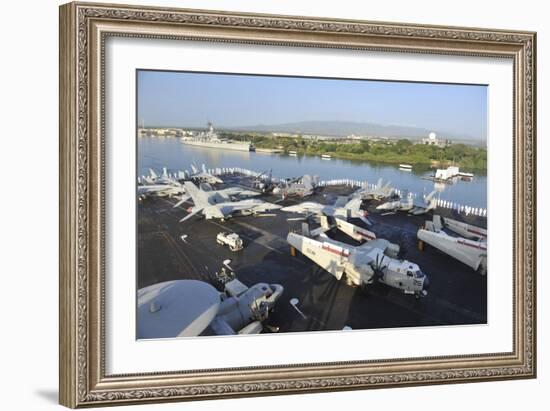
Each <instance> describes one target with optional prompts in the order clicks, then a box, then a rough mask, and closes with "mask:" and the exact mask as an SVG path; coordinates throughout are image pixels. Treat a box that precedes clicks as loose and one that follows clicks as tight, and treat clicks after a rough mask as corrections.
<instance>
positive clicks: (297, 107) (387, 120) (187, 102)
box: [137, 70, 487, 140]
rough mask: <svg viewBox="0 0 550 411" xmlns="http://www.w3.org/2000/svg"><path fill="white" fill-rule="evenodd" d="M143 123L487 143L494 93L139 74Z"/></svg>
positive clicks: (473, 88)
mask: <svg viewBox="0 0 550 411" xmlns="http://www.w3.org/2000/svg"><path fill="white" fill-rule="evenodd" d="M137 91H138V124H139V125H142V124H144V125H145V126H146V127H147V126H181V127H190V128H191V127H206V124H207V123H208V122H209V121H211V122H213V123H214V125H215V126H216V127H217V128H233V127H241V126H242V127H245V126H255V125H277V124H283V123H294V122H301V121H350V122H359V123H376V124H380V125H386V126H388V125H393V126H406V127H418V128H424V129H429V130H438V131H444V132H447V133H449V134H453V135H459V136H464V137H468V138H473V139H476V140H485V139H486V134H487V87H486V86H483V85H458V84H435V83H411V82H388V81H373V80H348V79H322V78H303V77H277V76H254V75H233V74H213V73H190V72H167V71H145V70H139V71H138V82H137Z"/></svg>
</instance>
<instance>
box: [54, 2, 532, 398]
mask: <svg viewBox="0 0 550 411" xmlns="http://www.w3.org/2000/svg"><path fill="white" fill-rule="evenodd" d="M111 37H129V38H143V39H171V40H177V41H186V40H201V41H207V42H220V43H238V44H257V45H269V46H273V45H277V46H291V47H292V46H300V47H313V48H317V47H318V48H335V49H350V50H375V51H391V52H401V53H425V54H434V55H452V56H478V57H497V58H503V59H509V60H511V61H512V62H513V72H514V79H513V96H514V97H513V98H514V110H513V114H512V115H513V128H514V129H513V144H514V147H513V178H514V181H513V204H511V206H512V207H511V209H512V210H513V212H512V215H513V218H512V220H513V244H514V250H513V253H514V258H513V263H514V266H513V294H514V295H513V314H512V315H513V336H512V338H513V350H512V351H510V352H495V353H487V354H476V355H461V356H452V355H451V356H441V357H427V358H401V359H384V360H365V361H347V362H327V363H315V364H293V365H271V366H266V367H243V368H223V369H208V370H206V369H205V370H198V371H192V372H188V371H185V372H180V371H177V370H174V371H173V372H162V373H159V372H157V373H147V372H146V373H140V374H121V375H118V374H117V375H108V374H106V371H105V349H106V342H105V329H106V325H105V322H106V317H105V292H106V291H105V287H106V281H105V271H106V268H105V253H106V251H105V236H106V231H105V207H106V206H108V205H107V204H106V203H105V184H106V182H105V155H106V154H105V150H106V147H105V123H104V119H105V112H104V109H105V78H104V69H105V59H106V54H105V42H106V40H107V39H109V38H111ZM535 102H536V34H535V33H532V32H517V31H506V30H487V29H479V28H475V29H474V28H461V27H441V26H423V25H408V24H395V23H380V22H365V21H348V20H331V19H317V18H310V17H307V18H306V17H291V16H276V15H257V14H245V13H229V12H221V11H219V12H218V11H200V10H186V9H166V8H155V7H135V6H121V5H108V4H92V3H69V4H66V5H63V6H61V7H60V146H59V150H60V151H59V153H60V187H61V190H60V279H59V287H60V288H59V292H60V312H59V315H60V403H61V404H62V405H65V406H67V407H71V408H77V407H84V406H102V405H117V404H129V403H144V402H151V401H155V402H160V401H172V400H181V401H184V400H199V399H215V398H227V397H243V396H255V395H275V394H293V393H308V392H320V391H327V390H352V389H370V388H382V387H398V386H414V385H427V384H445V383H459V382H476V381H494V380H505V379H520V378H535V377H536V107H535Z"/></svg>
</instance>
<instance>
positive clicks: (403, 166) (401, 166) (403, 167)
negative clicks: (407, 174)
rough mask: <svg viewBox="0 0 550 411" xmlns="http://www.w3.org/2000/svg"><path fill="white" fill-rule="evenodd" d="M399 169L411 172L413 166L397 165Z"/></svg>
mask: <svg viewBox="0 0 550 411" xmlns="http://www.w3.org/2000/svg"><path fill="white" fill-rule="evenodd" d="M399 168H400V169H401V170H405V171H411V170H412V168H413V166H411V165H410V164H399Z"/></svg>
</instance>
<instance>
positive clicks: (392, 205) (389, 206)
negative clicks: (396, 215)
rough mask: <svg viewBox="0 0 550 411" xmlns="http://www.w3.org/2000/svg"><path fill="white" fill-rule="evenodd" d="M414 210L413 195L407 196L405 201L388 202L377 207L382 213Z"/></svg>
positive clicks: (400, 199) (399, 199)
mask: <svg viewBox="0 0 550 411" xmlns="http://www.w3.org/2000/svg"><path fill="white" fill-rule="evenodd" d="M413 208H414V200H413V197H412V193H409V194H407V196H406V197H405V199H402V198H398V199H397V200H392V201H388V202H386V203H383V204H380V205H379V206H377V207H376V209H377V210H380V211H411V210H412V209H413Z"/></svg>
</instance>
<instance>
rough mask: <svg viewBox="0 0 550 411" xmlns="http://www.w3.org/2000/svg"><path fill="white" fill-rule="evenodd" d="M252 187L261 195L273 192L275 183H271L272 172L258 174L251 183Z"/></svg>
mask: <svg viewBox="0 0 550 411" xmlns="http://www.w3.org/2000/svg"><path fill="white" fill-rule="evenodd" d="M252 185H253V187H254V188H257V189H258V190H260V191H261V192H262V193H268V192H270V191H273V189H274V188H275V182H274V181H273V175H272V170H269V172H267V170H266V171H263V172H262V173H260V174H258V175H257V176H256V177H255V178H254V180H253V181H252Z"/></svg>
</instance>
